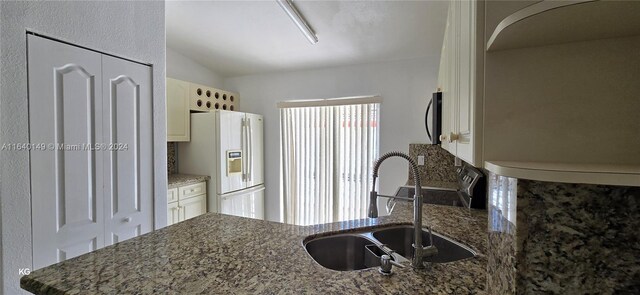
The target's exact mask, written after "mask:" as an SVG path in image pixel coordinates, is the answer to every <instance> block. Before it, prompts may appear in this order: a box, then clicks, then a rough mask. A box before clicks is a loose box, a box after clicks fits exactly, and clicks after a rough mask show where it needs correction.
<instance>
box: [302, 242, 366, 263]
mask: <svg viewBox="0 0 640 295" xmlns="http://www.w3.org/2000/svg"><path fill="white" fill-rule="evenodd" d="M371 244H374V242H373V241H371V240H369V239H367V238H364V237H362V236H358V235H334V236H328V237H322V238H317V239H313V240H311V241H309V242H307V243H306V244H305V249H307V253H309V255H311V257H313V259H314V260H315V261H316V262H318V263H319V264H320V265H322V266H324V267H326V268H329V269H333V270H357V269H365V268H368V267H369V266H367V265H366V264H365V251H366V249H365V246H367V245H371Z"/></svg>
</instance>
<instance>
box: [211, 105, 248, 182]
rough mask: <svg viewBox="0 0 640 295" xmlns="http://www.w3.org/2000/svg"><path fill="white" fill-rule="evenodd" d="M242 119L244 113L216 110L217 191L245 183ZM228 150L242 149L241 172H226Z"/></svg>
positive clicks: (245, 156)
mask: <svg viewBox="0 0 640 295" xmlns="http://www.w3.org/2000/svg"><path fill="white" fill-rule="evenodd" d="M243 119H244V113H239V112H231V111H218V122H217V123H218V127H217V129H218V134H219V136H218V139H217V140H218V143H217V144H218V146H219V147H220V149H219V150H218V153H219V155H218V157H219V158H218V159H219V161H220V162H219V163H220V165H218V167H219V170H218V175H217V176H216V177H218V180H219V181H218V183H219V184H220V185H219V186H218V191H217V192H218V193H219V194H224V193H228V192H233V191H237V190H241V189H244V188H245V187H246V184H245V183H244V181H243V179H242V174H243V173H245V172H244V167H245V164H246V161H247V155H246V152H245V151H244V149H243V142H244V141H245V140H244V139H243V138H244V130H243V128H242V121H243ZM228 151H242V167H243V172H241V173H231V174H230V173H227V152H228Z"/></svg>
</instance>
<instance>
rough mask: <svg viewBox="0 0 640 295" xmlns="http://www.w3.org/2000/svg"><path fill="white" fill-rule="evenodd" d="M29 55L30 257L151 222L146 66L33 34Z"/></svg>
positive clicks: (84, 246)
mask: <svg viewBox="0 0 640 295" xmlns="http://www.w3.org/2000/svg"><path fill="white" fill-rule="evenodd" d="M28 59H29V63H28V64H29V69H28V71H29V132H30V141H31V143H32V144H36V145H39V144H43V146H41V148H38V149H33V150H32V151H31V152H30V157H31V159H30V164H31V169H30V172H31V175H30V176H31V205H32V225H33V267H34V268H36V269H37V268H41V267H44V266H47V265H50V264H53V263H56V262H60V261H62V260H65V259H69V258H72V257H75V256H78V255H82V254H84V253H87V252H90V251H93V250H96V249H98V248H101V247H103V246H106V245H110V244H112V243H115V242H119V241H122V240H125V239H128V238H131V237H134V236H137V235H140V234H143V233H146V232H149V231H150V230H151V229H152V222H153V211H152V210H153V207H152V206H153V205H152V200H153V198H152V197H153V196H152V192H153V190H152V183H153V160H152V155H153V141H152V133H153V125H152V118H151V116H152V111H151V110H152V107H151V102H152V99H151V69H150V68H149V67H148V66H145V65H141V64H137V63H133V62H129V61H125V60H122V59H118V58H114V57H111V56H107V55H103V54H100V53H98V52H95V51H90V50H86V49H82V48H79V47H75V46H72V45H67V44H63V43H60V42H56V41H52V40H49V39H45V38H41V37H36V36H33V35H29V36H28ZM111 144H113V145H111Z"/></svg>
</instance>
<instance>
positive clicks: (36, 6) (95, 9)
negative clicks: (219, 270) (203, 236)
mask: <svg viewBox="0 0 640 295" xmlns="http://www.w3.org/2000/svg"><path fill="white" fill-rule="evenodd" d="M0 7H1V9H0V13H1V17H0V40H2V42H1V43H0V84H1V86H2V87H1V88H0V105H2V108H1V109H0V126H1V127H2V128H1V129H0V145H1V144H3V143H27V142H29V133H28V124H27V123H28V117H27V110H28V109H27V107H28V105H27V65H26V61H27V57H26V51H27V50H26V34H25V32H26V31H27V30H30V31H34V32H37V33H40V34H43V35H46V36H49V37H53V38H57V39H61V40H64V41H68V42H70V43H74V44H78V45H82V46H85V47H88V48H92V49H96V50H99V51H103V52H107V53H111V54H114V55H117V56H123V57H127V58H131V59H134V60H138V61H142V62H146V63H151V64H152V65H153V85H154V87H153V97H154V109H153V122H154V135H153V136H154V145H155V150H154V155H153V158H154V161H155V167H154V170H155V183H154V190H155V192H156V196H157V197H159V198H158V199H156V200H155V205H156V208H155V209H156V210H158V211H159V212H162V211H164V212H166V204H167V201H166V193H164V192H166V189H167V178H166V171H167V168H166V159H167V157H166V143H165V142H166V131H165V62H164V59H165V37H164V3H163V2H161V1H160V2H6V1H1V2H0ZM0 158H1V161H0V168H1V170H0V177H1V179H2V187H0V204H1V211H2V213H1V217H2V258H3V261H2V274H3V278H2V279H3V283H4V284H3V288H2V291H1V292H0V293H3V294H21V293H23V292H22V291H21V289H19V279H20V277H19V275H18V269H19V268H31V267H32V259H31V258H32V257H31V206H30V190H29V187H30V182H29V154H28V153H27V152H11V151H2V153H1V154H0ZM158 192H160V193H158ZM163 205H164V207H162V206H163ZM163 208H164V209H163ZM163 218H164V220H162V219H163ZM155 222H156V223H157V224H166V214H164V215H161V216H156V220H155Z"/></svg>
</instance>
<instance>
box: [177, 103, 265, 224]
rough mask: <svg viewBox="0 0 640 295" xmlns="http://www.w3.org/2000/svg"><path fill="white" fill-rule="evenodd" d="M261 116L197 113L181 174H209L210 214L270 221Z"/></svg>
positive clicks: (182, 148) (181, 155)
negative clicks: (268, 218) (267, 215)
mask: <svg viewBox="0 0 640 295" xmlns="http://www.w3.org/2000/svg"><path fill="white" fill-rule="evenodd" d="M263 147H264V145H263V118H262V116H261V115H257V114H250V113H242V112H234V111H222V110H216V111H211V112H204V113H192V114H191V141H190V142H181V143H179V144H178V172H179V173H183V174H198V175H209V176H210V177H211V180H210V181H209V182H208V184H207V209H208V211H209V212H218V213H223V214H229V215H236V216H243V217H250V218H256V219H264V189H265V187H264V169H263V163H264V152H263Z"/></svg>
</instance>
